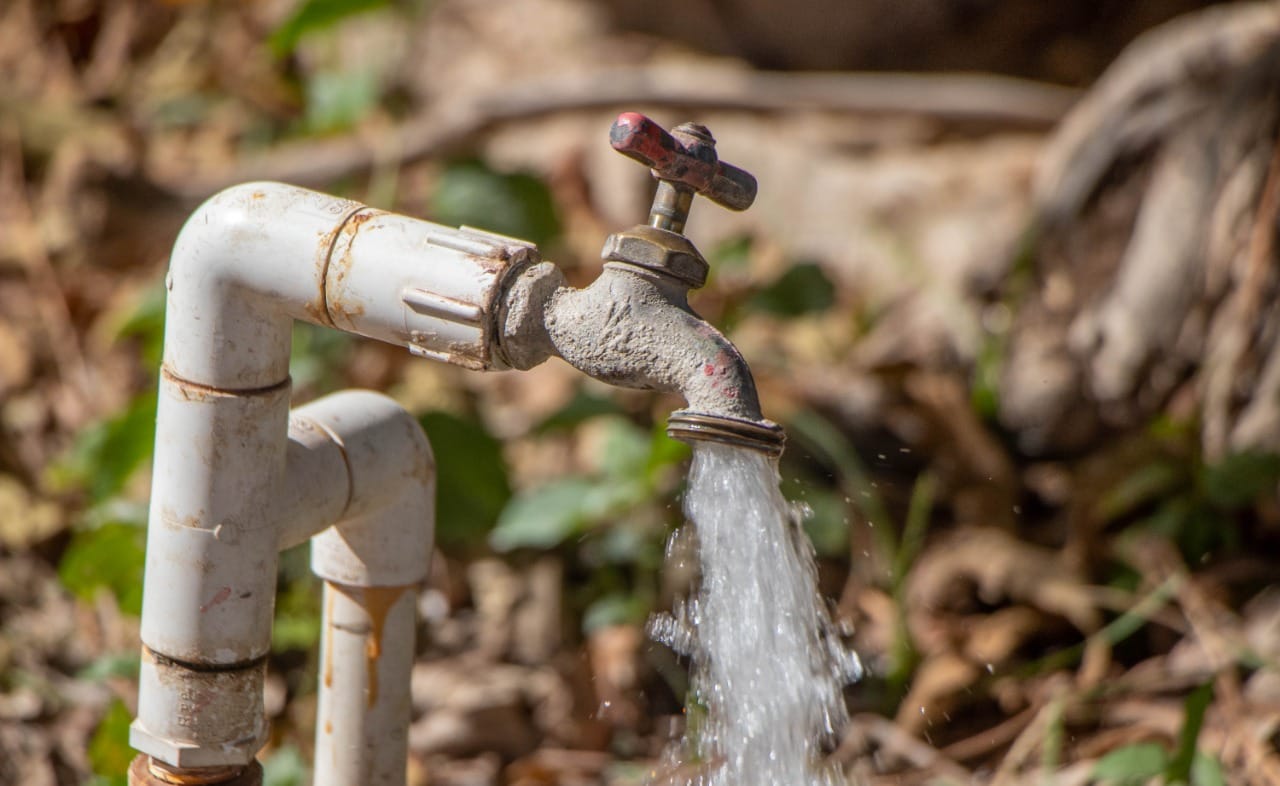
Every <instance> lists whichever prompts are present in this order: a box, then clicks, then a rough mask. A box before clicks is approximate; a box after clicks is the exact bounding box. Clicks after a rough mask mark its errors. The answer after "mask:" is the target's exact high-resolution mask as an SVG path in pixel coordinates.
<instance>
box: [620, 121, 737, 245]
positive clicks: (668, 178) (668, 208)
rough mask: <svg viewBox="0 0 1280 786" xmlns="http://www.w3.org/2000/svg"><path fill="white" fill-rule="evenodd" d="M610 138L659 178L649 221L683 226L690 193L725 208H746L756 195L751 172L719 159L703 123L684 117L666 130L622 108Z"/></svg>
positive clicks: (670, 227) (663, 225) (663, 226)
mask: <svg viewBox="0 0 1280 786" xmlns="http://www.w3.org/2000/svg"><path fill="white" fill-rule="evenodd" d="M609 144H610V145H611V146H612V147H613V149H614V150H616V151H618V152H619V153H622V154H623V155H624V156H626V157H628V158H630V159H632V160H634V161H638V162H640V163H641V164H644V165H645V166H647V167H649V168H650V170H651V172H652V174H653V176H654V177H655V178H656V179H657V180H658V191H657V193H656V194H655V195H654V200H653V208H652V209H651V210H650V214H649V223H650V224H651V225H653V226H655V227H657V228H659V229H667V230H670V231H672V232H677V233H679V232H682V231H683V230H684V224H685V221H686V219H687V218H688V214H689V207H690V205H692V203H693V195H694V193H698V194H701V195H702V196H704V197H706V198H708V199H710V200H711V201H712V202H715V203H716V204H718V205H721V206H722V207H727V208H729V209H730V210H746V209H747V208H748V207H750V206H751V203H752V202H754V201H755V198H756V189H757V186H756V179H755V177H754V176H752V175H751V173H750V172H747V171H746V170H743V169H739V168H738V167H736V166H733V165H731V164H726V163H724V162H723V161H720V160H719V158H718V157H717V155H716V149H715V145H716V140H715V138H714V137H712V136H711V132H710V131H708V130H707V129H706V127H705V126H700V125H697V124H696V123H684V124H681V125H678V126H676V127H675V128H673V129H671V132H670V133H668V132H667V131H666V130H664V129H663V128H662V126H660V125H658V124H657V123H655V122H654V121H652V120H650V119H649V118H647V117H645V116H644V115H642V114H639V113H638V112H623V113H622V114H620V115H618V119H617V120H615V121H614V122H613V127H612V128H610V129H609Z"/></svg>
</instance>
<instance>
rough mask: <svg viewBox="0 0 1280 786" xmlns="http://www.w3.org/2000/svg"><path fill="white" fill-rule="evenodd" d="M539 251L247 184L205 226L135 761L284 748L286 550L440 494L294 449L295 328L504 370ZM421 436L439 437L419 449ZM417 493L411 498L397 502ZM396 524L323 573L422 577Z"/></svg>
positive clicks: (174, 397)
mask: <svg viewBox="0 0 1280 786" xmlns="http://www.w3.org/2000/svg"><path fill="white" fill-rule="evenodd" d="M535 257H536V254H535V252H534V251H533V250H532V248H531V247H529V246H527V245H525V244H522V243H520V242H518V241H514V240H511V239H509V238H502V237H498V236H494V235H488V234H485V233H481V232H475V231H471V230H453V229H449V228H447V227H442V226H439V225H436V224H431V223H429V222H425V221H416V220H413V219H408V218H404V217H402V216H395V215H392V214H388V213H384V212H382V211H377V210H373V209H371V208H367V207H364V206H361V205H359V204H357V203H354V202H350V201H348V200H343V199H338V198H335V197H329V196H325V195H322V194H317V193H314V192H310V191H305V190H303V189H298V188H293V187H291V186H284V185H280V184H274V183H254V184H248V185H244V186H237V187H235V188H232V189H228V190H227V191H224V192H222V193H221V194H218V195H217V196H215V197H213V198H212V199H210V200H209V201H208V202H206V203H205V204H204V205H203V206H201V207H200V208H199V209H198V210H197V211H196V212H195V214H193V215H192V217H191V218H190V219H189V220H188V222H187V224H186V225H185V226H184V228H183V230H182V233H181V234H180V236H179V238H178V241H177V243H176V245H175V247H174V252H173V257H172V260H171V263H170V271H169V276H168V278H167V279H166V285H167V287H168V290H169V293H168V303H167V310H166V328H165V365H164V369H163V373H162V378H161V383H160V403H159V411H158V420H157V426H156V452H155V460H154V476H153V483H152V499H151V510H150V522H149V531H148V542H147V566H146V577H145V594H144V599H143V613H142V640H143V644H144V659H143V669H142V674H141V684H140V687H139V708H138V719H137V721H135V723H134V726H133V730H132V733H131V742H132V744H133V745H134V747H135V748H137V749H139V750H140V751H142V752H143V753H145V754H148V755H150V756H153V757H155V758H158V759H161V760H162V761H165V762H167V763H168V764H170V765H173V766H175V767H208V766H222V765H243V764H247V763H248V762H250V761H252V759H253V755H254V753H256V751H257V750H258V748H259V747H261V744H262V743H263V741H264V740H265V738H266V725H265V723H264V722H263V720H262V696H261V683H262V669H263V663H264V660H265V657H266V655H267V653H268V651H269V648H270V642H271V619H272V610H273V604H274V595H275V581H276V561H277V551H278V548H279V547H280V546H282V545H287V544H290V543H296V542H299V541H300V540H301V539H304V538H305V537H306V536H307V535H309V534H311V533H313V532H315V531H316V530H317V529H319V528H321V527H324V526H327V525H328V524H330V523H332V522H333V521H335V520H337V519H336V518H334V517H335V516H342V517H345V518H346V519H347V520H350V521H356V520H362V519H364V518H367V517H368V516H369V515H371V514H370V512H369V511H368V510H366V509H365V508H364V507H362V505H365V504H366V501H367V500H369V499H374V498H375V497H376V496H377V494H376V493H373V494H372V496H361V491H360V490H361V489H366V490H367V489H373V488H382V487H394V488H397V489H401V488H403V486H400V485H397V483H402V482H403V483H409V484H410V485H412V483H418V485H419V486H421V485H422V483H421V477H420V475H418V474H415V473H416V469H415V470H414V471H411V472H408V474H407V475H406V471H405V469H404V467H403V466H400V467H399V470H398V475H396V476H395V477H387V478H382V477H379V478H365V474H366V471H365V466H366V465H363V464H361V465H357V464H356V463H355V462H353V461H351V460H350V457H349V456H345V455H343V451H344V450H345V449H346V448H345V447H344V446H343V445H341V444H340V440H334V439H330V440H328V441H326V440H325V439H324V438H323V435H322V434H321V433H319V432H320V431H324V429H320V430H319V431H317V430H315V429H314V428H313V429H311V430H307V429H305V428H303V429H301V430H299V427H298V426H299V424H298V423H295V429H294V440H293V442H290V441H289V439H287V433H288V431H289V424H288V403H289V387H290V386H289V379H288V365H289V341H290V333H291V327H292V321H293V320H294V319H302V320H306V321H310V322H314V323H317V324H323V325H332V326H335V327H338V328H340V329H344V330H349V331H352V332H358V333H360V334H362V335H366V336H370V337H373V338H376V339H380V340H383V341H389V342H393V343H398V344H401V345H403V346H407V347H408V348H409V349H410V350H412V351H414V352H415V353H417V354H420V355H424V356H427V357H434V358H438V359H443V360H447V361H450V362H453V363H457V364H459V365H464V366H467V367H470V368H489V367H493V366H494V365H495V364H496V363H497V361H496V358H495V356H494V346H495V342H496V337H495V336H494V323H495V314H494V311H495V310H496V306H497V303H498V300H499V298H500V295H501V293H502V291H503V289H504V287H505V285H506V282H507V279H508V278H509V277H510V276H512V275H514V274H516V273H518V272H519V270H520V269H522V268H523V267H525V266H526V264H527V263H529V262H530V261H533V260H534V258H535ZM366 405H372V403H371V401H369V400H365V401H364V403H361V404H351V405H350V406H352V407H364V406H366ZM374 408H375V409H377V410H378V411H379V412H385V408H379V407H378V406H374ZM338 409H341V410H342V411H343V412H346V411H347V410H346V408H345V406H344V407H339V408H338ZM307 411H308V412H311V411H312V410H309V409H308V410H307ZM392 422H396V423H399V426H397V427H396V428H400V430H401V432H403V428H402V427H403V425H404V424H403V422H401V421H397V420H396V418H395V417H391V418H384V419H383V420H380V421H376V422H370V423H366V424H365V425H366V426H367V427H368V428H370V429H372V430H373V431H378V430H379V429H381V430H382V431H379V433H383V432H387V433H391V432H395V431H396V428H392V427H391V426H388V424H389V423H392ZM312 426H315V424H314V423H312ZM360 428H363V426H362V427H360ZM360 428H355V429H354V430H353V431H352V432H351V433H352V434H355V433H359V432H360ZM387 429H390V431H387ZM329 436H330V437H331V438H332V436H333V435H332V434H329ZM401 439H403V437H401ZM415 440H417V441H418V442H421V435H420V433H419V434H418V436H417V437H412V436H411V437H410V438H409V439H408V440H407V441H405V443H404V444H405V445H409V446H410V447H407V448H404V453H405V455H410V454H414V452H415V451H416V450H418V448H417V447H415V446H416V445H417V443H416V442H415ZM392 441H393V442H394V439H393V440H392ZM328 442H333V443H336V444H327V443H328ZM396 449H398V448H396ZM362 455H363V456H365V458H368V457H369V456H370V455H371V454H370V453H368V452H365V453H363V454H362ZM428 455H429V453H428ZM382 466H386V465H382ZM344 476H345V479H344ZM400 476H403V478H402V479H401V480H396V477H400ZM415 478H416V480H415ZM379 484H383V485H382V486H379ZM402 496H403V497H404V499H400V497H402ZM412 496H413V495H412V494H408V493H406V494H400V493H399V492H397V494H395V495H393V503H392V506H393V507H394V506H395V505H408V504H411V503H410V502H407V501H406V500H409V499H410V498H411V497H412ZM368 504H372V503H368ZM412 504H416V503H412ZM379 510H380V511H382V510H383V509H382V508H379ZM419 510H420V509H419ZM384 512H385V511H384ZM375 518H377V517H375ZM392 518H394V517H392ZM376 529H377V528H373V527H370V528H363V527H359V526H353V527H350V528H348V529H345V530H341V529H340V530H339V531H335V534H334V535H332V536H328V537H326V538H322V539H320V541H319V542H318V545H317V550H318V551H326V550H327V552H332V553H333V554H334V555H335V556H334V557H333V560H332V564H330V562H326V561H325V560H326V559H328V558H324V559H321V560H320V562H318V563H317V565H318V567H317V572H320V573H321V574H322V575H327V574H326V573H325V571H326V570H327V571H328V572H329V573H331V574H333V575H332V576H331V578H332V579H333V580H335V581H340V582H345V583H348V584H352V585H355V586H384V585H385V583H386V582H390V583H391V584H394V585H407V584H410V583H413V582H414V581H418V580H420V578H421V572H422V571H425V566H426V555H425V554H424V553H423V552H422V550H421V549H418V548H416V546H414V547H412V548H404V549H400V550H395V549H388V545H389V544H391V543H392V541H393V540H394V538H391V537H387V536H384V535H381V534H379V533H377V532H375V530H376ZM427 542H428V543H429V535H428V537H427ZM392 552H394V553H392ZM370 554H373V555H376V557H377V558H376V559H374V560H373V561H372V562H370V563H368V565H364V563H363V562H361V561H362V560H363V559H364V558H365V557H366V556H368V555H370ZM412 560H420V561H421V564H420V565H418V566H411V565H410V564H409V563H410V562H411V561H412ZM360 565H364V567H360ZM326 566H328V567H327V568H326ZM344 576H347V577H348V578H350V576H354V577H355V580H353V581H348V580H346V579H344Z"/></svg>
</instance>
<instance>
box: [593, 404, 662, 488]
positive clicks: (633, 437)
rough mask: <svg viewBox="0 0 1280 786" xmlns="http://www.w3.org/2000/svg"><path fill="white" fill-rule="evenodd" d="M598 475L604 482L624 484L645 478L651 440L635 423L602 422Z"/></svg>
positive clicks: (624, 420) (625, 420)
mask: <svg viewBox="0 0 1280 786" xmlns="http://www.w3.org/2000/svg"><path fill="white" fill-rule="evenodd" d="M600 449H601V451H603V454H604V455H602V456H600V473H601V474H602V475H604V477H605V478H606V479H609V480H616V481H626V480H632V479H635V478H642V477H645V476H646V472H645V470H646V469H647V468H648V466H649V455H650V453H651V451H652V449H653V440H652V439H651V438H650V436H649V435H648V434H646V433H645V432H644V431H642V430H641V429H640V428H638V427H637V426H636V425H635V424H634V423H632V422H631V421H629V420H627V419H626V418H621V417H609V418H605V419H604V437H603V439H601V441H600Z"/></svg>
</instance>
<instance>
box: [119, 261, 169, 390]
mask: <svg viewBox="0 0 1280 786" xmlns="http://www.w3.org/2000/svg"><path fill="white" fill-rule="evenodd" d="M168 294H169V292H168V290H167V289H166V288H165V285H164V279H163V278H161V279H159V280H158V281H156V282H155V283H154V284H153V285H149V286H148V287H147V288H146V289H145V290H143V291H142V293H141V295H140V296H139V297H138V300H137V302H136V303H134V306H133V310H132V311H131V312H130V313H129V314H128V315H127V316H126V317H125V318H124V321H122V322H121V323H120V324H119V326H117V327H116V329H115V334H116V337H117V338H132V339H137V340H138V342H139V344H140V345H141V346H140V348H139V354H140V355H141V357H142V364H143V366H145V367H146V368H149V369H156V368H160V361H161V358H162V356H163V353H164V307H165V301H166V299H167V297H168Z"/></svg>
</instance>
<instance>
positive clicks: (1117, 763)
mask: <svg viewBox="0 0 1280 786" xmlns="http://www.w3.org/2000/svg"><path fill="white" fill-rule="evenodd" d="M1168 763H1169V754H1168V753H1166V752H1165V749H1164V748H1163V747H1161V746H1160V745H1158V744H1156V743H1154V742H1142V743H1137V744H1135V745H1126V746H1124V747H1123V748H1116V749H1115V750H1113V751H1111V752H1110V753H1108V754H1107V755H1106V756H1103V757H1102V758H1101V759H1099V760H1098V763H1097V764H1095V765H1093V777H1094V778H1096V779H1098V780H1100V781H1103V782H1106V783H1110V784H1113V786H1143V784H1145V783H1146V782H1147V781H1148V780H1150V779H1152V778H1154V777H1156V776H1158V775H1161V774H1163V773H1164V771H1165V767H1166V766H1168Z"/></svg>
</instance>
